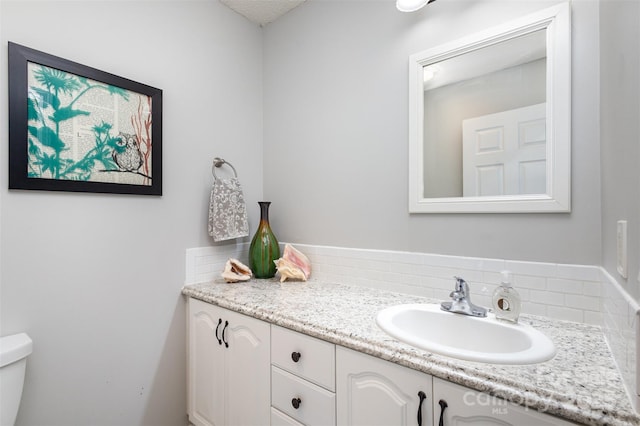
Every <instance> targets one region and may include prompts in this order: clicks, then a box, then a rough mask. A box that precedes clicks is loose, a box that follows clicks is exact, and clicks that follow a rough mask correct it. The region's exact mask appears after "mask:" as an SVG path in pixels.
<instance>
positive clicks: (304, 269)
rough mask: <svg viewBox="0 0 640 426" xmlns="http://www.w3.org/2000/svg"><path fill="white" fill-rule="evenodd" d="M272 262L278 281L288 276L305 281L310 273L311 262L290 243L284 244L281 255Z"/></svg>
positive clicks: (282, 280)
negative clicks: (278, 276)
mask: <svg viewBox="0 0 640 426" xmlns="http://www.w3.org/2000/svg"><path fill="white" fill-rule="evenodd" d="M273 262H274V263H275V264H276V269H277V270H278V273H279V274H280V282H284V281H285V280H287V279H288V278H291V279H294V280H301V281H306V280H307V279H308V278H309V276H310V275H311V262H310V261H309V259H308V258H307V256H305V255H304V254H303V253H301V252H300V251H299V250H297V249H296V248H295V247H293V246H292V245H291V244H285V246H284V252H283V253H282V257H281V258H280V259H277V260H274V261H273Z"/></svg>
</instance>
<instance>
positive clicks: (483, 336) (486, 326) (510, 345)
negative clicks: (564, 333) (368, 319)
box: [376, 304, 556, 364]
mask: <svg viewBox="0 0 640 426" xmlns="http://www.w3.org/2000/svg"><path fill="white" fill-rule="evenodd" d="M376 323H377V324H378V326H379V327H380V328H381V329H382V330H384V331H385V332H386V333H387V334H389V335H390V336H392V337H395V338H396V339H398V340H400V341H402V342H404V343H407V344H409V345H411V346H415V347H417V348H420V349H424V350H426V351H429V352H434V353H437V354H441V355H447V356H450V357H453V358H459V359H464V360H468V361H478V362H486V363H492V364H535V363H538V362H543V361H547V360H549V359H551V358H553V356H554V355H555V353H556V349H555V346H554V345H553V342H552V341H551V340H550V339H549V338H548V337H547V336H545V335H544V334H542V333H541V332H539V331H538V330H536V329H534V328H532V327H531V326H529V325H527V324H521V323H518V324H512V323H507V322H504V321H499V320H497V319H496V318H495V315H493V314H491V313H489V314H488V315H487V317H486V318H476V317H471V316H467V315H461V314H454V313H451V312H445V311H442V310H441V309H440V305H427V304H410V305H397V306H392V307H390V308H386V309H384V310H382V311H380V312H379V313H378V315H377V317H376Z"/></svg>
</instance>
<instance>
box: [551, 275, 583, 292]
mask: <svg viewBox="0 0 640 426" xmlns="http://www.w3.org/2000/svg"><path fill="white" fill-rule="evenodd" d="M583 287H584V286H583V284H582V281H578V280H570V279H566V278H549V279H547V288H548V289H549V290H551V291H556V292H559V293H567V294H582V290H583Z"/></svg>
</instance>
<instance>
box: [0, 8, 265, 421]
mask: <svg viewBox="0 0 640 426" xmlns="http://www.w3.org/2000/svg"><path fill="white" fill-rule="evenodd" d="M0 14H1V17H0V28H1V30H0V40H1V43H0V46H1V47H0V69H1V70H3V71H2V72H0V74H1V75H2V76H3V78H2V79H0V134H1V135H2V138H1V139H2V140H3V141H4V142H3V149H1V150H0V164H2V167H0V169H2V171H3V172H2V173H0V206H1V208H0V213H1V215H0V217H1V220H2V222H1V227H0V229H1V231H2V245H1V250H2V251H1V258H0V259H1V262H0V269H1V274H0V278H1V289H2V293H1V311H2V315H1V330H0V333H1V334H2V335H8V334H12V333H16V332H22V331H25V332H27V333H28V334H29V335H30V336H31V337H32V338H33V342H34V349H33V355H32V356H31V357H30V358H29V365H28V369H27V378H26V384H25V390H24V395H23V401H22V407H21V410H20V414H19V416H18V424H19V425H48V426H49V425H51V426H53V425H142V424H144V425H154V426H156V425H170V426H176V425H181V424H186V361H185V343H186V342H185V317H184V315H185V312H184V302H183V300H182V296H181V295H180V288H181V286H182V283H183V282H184V276H185V270H184V258H185V249H186V248H188V247H198V246H206V245H209V244H211V240H210V238H209V237H208V236H207V232H206V206H207V203H208V194H209V189H210V185H211V183H212V182H213V180H212V179H213V178H212V176H211V160H212V159H213V157H215V156H221V157H224V158H226V159H228V160H229V161H230V162H231V163H232V164H233V165H234V166H235V167H236V169H237V170H238V173H239V175H240V178H241V181H242V182H243V185H244V190H245V195H246V197H247V200H248V202H251V203H252V204H253V203H255V202H256V201H258V200H259V199H260V198H261V195H262V183H261V176H262V160H261V159H262V124H261V120H262V100H261V93H262V86H261V78H260V76H261V74H262V70H261V67H262V65H261V64H262V48H261V30H260V28H259V27H257V26H256V25H253V24H251V23H249V21H247V20H246V19H244V18H242V17H241V16H239V15H237V14H236V13H235V12H233V11H231V10H230V9H228V8H227V7H225V6H223V5H222V4H221V3H219V2H217V1H199V2H194V1H184V0H181V1H155V2H149V1H108V2H100V1H82V2H81V1H68V2H63V1H43V2H34V1H24V0H20V1H5V0H2V3H0ZM7 41H13V42H16V43H19V44H23V45H26V46H29V47H32V48H34V49H37V50H41V51H45V52H47V53H50V54H54V55H56V56H60V57H63V58H66V59H70V60H73V61H76V62H79V63H82V64H85V65H89V66H92V67H95V68H98V69H101V70H105V71H109V72H111V73H113V74H116V75H119V76H122V77H126V78H130V79H132V80H135V81H139V82H142V83H146V84H149V85H152V86H155V87H159V88H161V89H163V91H164V114H163V118H164V122H163V127H164V132H163V136H164V161H163V163H164V195H163V196H162V197H159V198H158V197H143V196H123V195H99V194H72V193H52V192H36V191H8V190H7V174H6V164H7V162H8V159H7V154H6V153H7V149H6V146H7V145H6V141H7V137H8V128H7V104H8V100H7V95H6V93H7V90H6V89H7V78H6V73H5V71H4V70H6V69H7ZM257 220H258V212H257V208H256V209H253V210H252V211H251V216H250V223H251V225H252V227H253V228H254V229H255V225H256V222H257Z"/></svg>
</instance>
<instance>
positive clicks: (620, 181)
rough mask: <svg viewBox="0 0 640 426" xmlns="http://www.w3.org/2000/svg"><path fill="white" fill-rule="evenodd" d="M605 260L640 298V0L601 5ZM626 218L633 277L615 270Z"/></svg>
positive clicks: (625, 284) (618, 277) (615, 275)
mask: <svg viewBox="0 0 640 426" xmlns="http://www.w3.org/2000/svg"><path fill="white" fill-rule="evenodd" d="M600 10H601V20H600V24H601V30H600V40H601V44H602V48H601V49H600V55H601V62H600V71H601V73H602V83H601V102H602V103H601V108H602V115H601V119H602V122H601V133H600V135H601V142H600V144H601V151H602V160H601V161H602V241H603V245H602V246H603V250H602V255H603V258H602V265H603V266H604V268H605V269H606V270H607V271H609V273H610V274H611V276H613V277H615V278H616V279H617V280H618V282H619V283H621V284H622V285H623V286H624V287H625V288H626V289H627V290H628V291H629V292H630V293H631V295H633V296H634V297H635V298H636V299H637V300H640V288H639V283H638V280H639V279H640V277H639V276H638V268H639V266H640V265H639V264H640V168H639V167H638V164H639V161H640V2H638V1H637V0H627V1H622V0H616V1H604V2H601V4H600ZM618 220H626V221H627V222H628V250H629V278H628V279H626V280H625V279H623V278H622V277H620V276H619V275H618V273H617V271H616V223H617V221H618Z"/></svg>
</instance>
